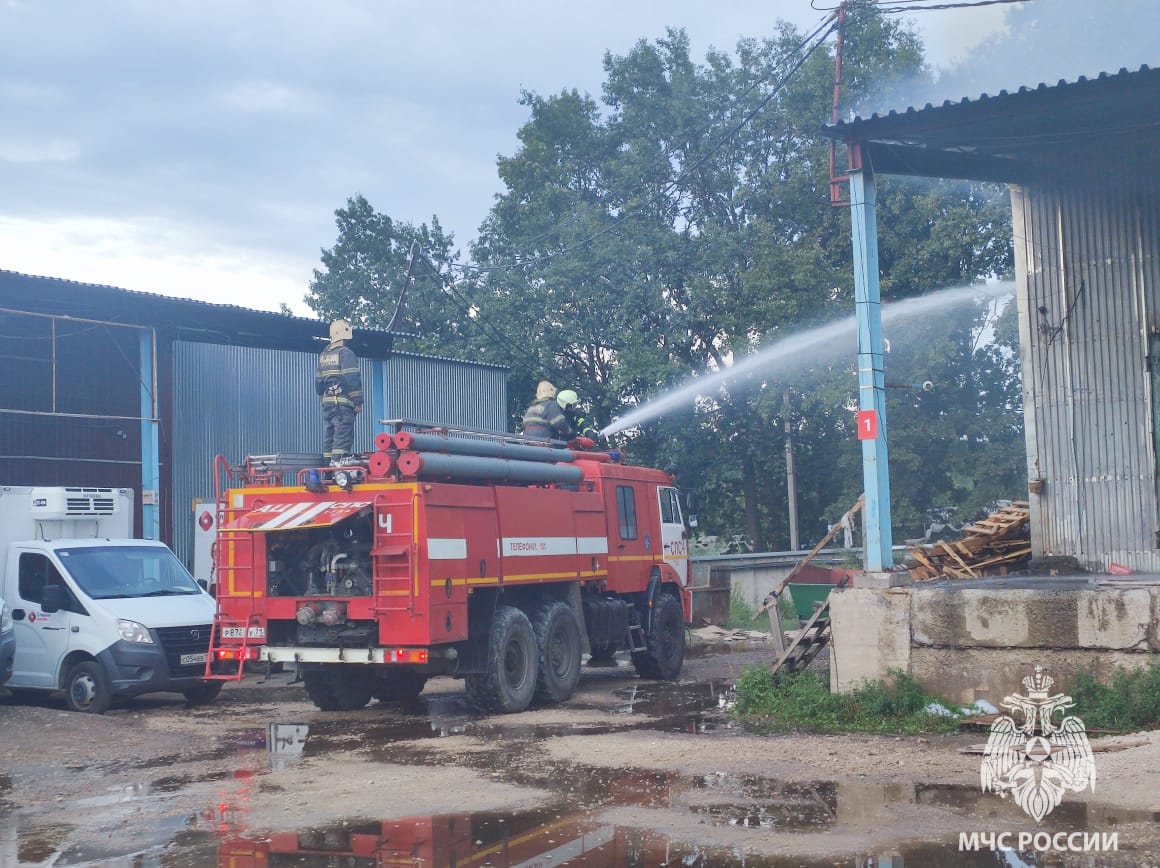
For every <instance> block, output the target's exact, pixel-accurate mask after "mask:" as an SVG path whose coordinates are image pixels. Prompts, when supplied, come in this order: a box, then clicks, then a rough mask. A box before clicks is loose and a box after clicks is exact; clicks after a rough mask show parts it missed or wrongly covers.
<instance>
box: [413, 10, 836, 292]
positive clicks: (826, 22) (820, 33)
mask: <svg viewBox="0 0 1160 868" xmlns="http://www.w3.org/2000/svg"><path fill="white" fill-rule="evenodd" d="M835 17H836V16H835V15H833V14H831V15H828V16H826V18H825V19H823V21H822V22H821V23H820V24H819V25H818V27H817V28H815V30H814V31H813V33H811V34H810V35H809V36H807V37H805V39H803V40H802V41H801V43H799V44H798V46H797V47H796V48H795V49H794V52H800V51H802V50H803V49H807V50H806V51H805V53H804V54H803V55H802V56H801V57H799V58H798V59H797V61H796V62H795V63H794V64H793V65H792V66H791V67H790V68H789V70H788V71H787V72H786V73H785V74H784V75H783V76H782V77H781V78H780V79H779V80H778V81H777V83H776V84H775V85H774V87H773V89H772V90H771V91H770V92H769V93H768V94H767V95H766V96H765V97H764V98H763V99H762V100H761V102H760V103H758V104H757V106H756V107H755V108H753V109H752V110H751V111H749V112H748V113H746V115H745V116H744V117H743V118H742V119H741V120H740V121H739V122H738V123H737V124H735V125H734V126H733V128H732V129H730V130H729V131H728V132H726V133H725V134H724V135H722V136H721V138H720V139H718V140H717V141H716V142H715V143H713V145H712V146H711V147H710V148H709V150H708V151H707V152H706V153H704V154H703V155H702V156H701V157H700V158H699V159H697V160H696V161H695V162H694V163H693V164H692V165H690V166H688V167H686V168H685V169H684V171H682V172H681V174H680V175H678V176H677V177H676V178H674V179H672V180H671V181H669V182H668V183H667V184H665V185H664V187H663V188H662V189H661V190H660V191H659V192H657V193H655V194H653V195H652V196H651V197H649V198H648V199H646V200H645V201H644V202H642V203H641V204H640V205H638V206H637V207H636V208H634V209H629V210H628V211H627V212H626V213H624V214H623V215H621V216H620V217H618V218H616V219H615V220H613V221H612V223H610V224H609V225H607V226H605V227H604V228H602V229H600V230H599V231H597V232H595V233H593V234H592V235H590V236H588V237H587V238H584V239H582V240H580V241H577V242H575V243H573V244H569V245H566V246H565V247H562V248H561V249H559V250H556V251H554V252H552V253H546V254H542V255H540V256H535V257H532V258H529V259H524V260H521V261H519V262H513V263H511V264H507V265H503V264H497V265H487V266H480V265H473V264H466V263H454V262H450V261H448V260H436V261H438V262H440V264H442V265H444V266H446V267H447V268H449V269H459V270H461V271H462V272H464V273H465V274H466V273H469V272H471V273H477V274H482V273H490V272H496V271H508V270H514V269H517V268H523V267H526V266H529V265H539V264H541V263H543V262H548V261H550V260H552V259H556V258H558V257H560V256H564V255H566V254H568V253H572V252H573V251H575V250H577V249H579V248H582V247H585V246H587V245H588V244H591V243H592V242H593V241H595V240H597V239H598V238H601V237H602V236H604V235H607V234H608V233H609V232H612V231H613V230H614V229H616V228H618V227H619V226H621V225H622V224H623V223H625V222H627V221H628V220H629V219H631V218H633V217H636V216H637V213H638V212H639V211H640V210H642V209H643V208H644V207H646V206H648V205H651V204H653V203H655V202H657V201H660V200H661V199H662V198H664V197H665V196H668V195H669V194H670V193H671V192H672V190H673V189H675V188H676V187H677V186H678V185H679V184H680V183H681V182H682V181H684V180H685V179H686V178H688V177H689V176H690V175H691V174H692V173H693V172H695V171H696V170H697V169H699V168H700V167H701V166H702V165H704V164H705V163H706V162H707V161H708V160H709V158H710V157H712V156H714V155H715V154H716V153H717V152H718V151H720V150H721V149H722V148H723V147H725V145H726V144H728V143H729V142H730V141H732V140H733V138H734V137H735V136H736V135H737V134H738V133H739V132H741V130H743V129H744V128H745V127H746V126H747V125H748V124H749V122H750V121H752V120H753V118H754V117H756V116H757V114H758V113H759V112H761V111H762V110H763V109H764V108H765V107H766V106H767V105H768V104H769V103H770V102H771V101H772V100H773V98H774V97H775V96H777V94H778V93H779V92H780V91H781V90H782V89H783V88H784V87H785V85H786V84H787V83H788V82H789V80H790V79H791V78H792V77H793V76H794V75H795V74H796V73H797V71H798V70H799V69H801V67H802V66H804V65H805V62H806V61H807V60H809V58H810V57H811V56H812V55H813V53H814V52H815V51H816V50H817V49H818V48H820V47H821V46H822V45H823V44H824V43H825V40H826V38H827V37H828V36H829V35H830V34H831V33H832V32H833V31H834V29H835V27H836V24H835V23H834V19H835ZM814 40H816V41H814ZM812 41H814V44H813V45H810V44H809V43H810V42H812ZM790 56H792V53H791V54H787V55H786V56H785V58H784V59H788V58H789V57H790ZM775 68H776V67H775ZM759 83H760V81H758V82H754V84H753V85H751V86H750V87H749V88H747V89H746V90H745V91H743V92H742V94H741V96H744V95H745V94H747V93H749V92H750V91H752V90H753V89H754V88H755V87H756V86H757V85H758V84H759ZM633 189H635V190H641V189H643V185H638V186H637V187H635V188H633ZM629 192H632V190H630V191H629ZM543 237H545V236H541V239H542V238H543Z"/></svg>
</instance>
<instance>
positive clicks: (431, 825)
mask: <svg viewBox="0 0 1160 868" xmlns="http://www.w3.org/2000/svg"><path fill="white" fill-rule="evenodd" d="M833 787H834V785H833V784H819V785H815V789H816V790H817V791H818V792H817V795H818V797H819V798H820V802H819V805H818V809H819V810H821V811H823V812H824V811H826V810H827V809H828V810H830V811H835V812H836V811H837V810H839V809H838V807H837V804H836V803H837V802H840V800H841V798H842V797H841V794H840V793H837V792H836V791H835V790H834V789H833ZM794 796H795V797H801V798H806V797H807V794H806V792H805V791H804V790H803V791H801V792H797V793H795V794H794ZM222 828H223V830H225V831H223V832H222V833H221V835H220V837H219V841H218V865H223V866H224V865H229V866H231V868H251V866H269V868H277V866H319V868H321V866H335V865H344V866H346V865H349V866H365V868H385V866H391V865H403V864H405V865H430V866H450V865H454V866H497V868H500V866H502V868H515V866H531V865H536V866H566V865H576V866H580V865H583V866H594V868H601V866H603V868H623V866H640V868H653V866H656V868H661V866H694V868H715V866H747V868H789V866H797V868H822V866H825V868H833V866H857V868H877V866H889V868H905V866H915V868H929V866H934V865H954V866H959V868H976V866H978V868H984V866H987V868H989V866H1011V868H1014V866H1027V868H1030V866H1048V865H1052V866H1057V865H1085V866H1087V865H1091V864H1093V863H1092V862H1091V855H1090V854H1074V856H1072V855H1071V854H1063V855H1060V854H1050V855H1045V854H1043V853H1037V852H1035V851H1033V850H1028V851H1019V850H1014V849H1009V850H1006V851H986V850H985V851H982V852H960V851H959V849H958V844H957V842H955V843H946V844H910V845H905V846H902V847H897V848H893V847H886V848H881V849H877V850H871V849H867V850H863V851H861V852H853V853H847V854H831V855H827V856H824V857H810V856H802V855H788V854H787V855H778V856H768V855H755V854H753V853H751V852H746V851H745V850H744V849H743V848H742V847H740V846H735V847H730V846H722V845H720V844H698V843H690V842H689V841H688V840H679V839H678V838H676V837H674V836H670V835H667V834H664V833H661V832H657V831H650V830H644V829H639V828H633V827H631V826H626V825H620V824H615V823H603V822H601V821H600V820H599V819H598V818H597V817H596V816H594V815H593V814H592V813H591V812H586V811H579V812H577V811H576V810H575V809H574V808H573V807H570V806H569V805H566V804H564V803H561V804H558V805H554V806H549V807H544V808H538V809H535V810H531V811H518V812H476V813H452V814H435V815H430V816H422V817H406V818H402V819H390V820H380V821H375V822H364V821H353V820H352V821H348V822H343V823H335V824H330V825H326V826H320V827H315V828H305V829H300V830H295V831H286V832H279V833H274V834H251V833H247V832H246V831H245V830H244V829H243V828H237V827H235V828H230V829H226V826H224V825H223V827H222ZM805 828H809V829H813V830H816V827H815V826H814V825H812V824H806V826H805V827H804V828H803V831H804V830H805ZM686 837H687V836H686ZM786 849H788V848H786ZM1124 855H1125V856H1130V854H1128V853H1125V854H1124ZM1099 864H1114V862H1100V863H1099ZM1119 864H1125V865H1130V864H1133V862H1132V861H1131V860H1130V859H1127V860H1124V861H1122V862H1120V863H1119Z"/></svg>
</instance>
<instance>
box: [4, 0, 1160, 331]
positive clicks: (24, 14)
mask: <svg viewBox="0 0 1160 868" xmlns="http://www.w3.org/2000/svg"><path fill="white" fill-rule="evenodd" d="M1039 2H1049V0H1039ZM1093 2H1094V0H1093ZM818 5H819V6H825V5H831V4H829V3H827V2H819V3H818ZM1007 8H1009V7H1005V6H1001V5H998V6H981V7H977V8H972V9H957V10H948V11H943V12H927V13H924V14H921V15H916V16H915V17H914V19H913V21H914V23H915V25H916V26H917V27H918V29H919V32H920V34H921V35H922V37H923V39H924V41H925V43H926V46H927V53H928V58H929V60H930V62H931V63H932V64H933V65H935V66H940V67H942V66H948V65H951V64H954V63H955V62H957V61H961V60H962V59H964V58H966V57H969V54H970V50H971V49H972V48H973V47H974V46H975V45H976V43H977V42H978V41H979V40H981V39H984V38H986V37H987V36H988V35H991V34H994V33H995V32H997V31H1001V30H1002V28H1003V26H1004V21H1005V16H1006V14H1007V13H1006V9H1007ZM822 14H823V13H821V12H819V11H817V10H815V9H813V8H811V5H810V0H723V2H720V3H707V2H705V0H696V2H694V0H664V2H653V0H586V2H572V3H552V2H545V0H538V2H537V0H490V2H486V3H484V2H474V0H458V2H456V0H452V2H444V3H441V4H440V3H432V2H409V0H408V2H404V0H329V2H326V3H322V2H317V0H315V2H306V0H262V2H258V0H252V2H247V0H197V2H187V0H0V119H2V120H0V269H8V270H12V271H20V272H24V273H27V274H38V275H47V276H51V277H62V278H67V279H70V280H78V281H83V282H90V283H103V284H109V285H112V286H119V287H123V288H126V289H134V290H141V291H145V292H157V293H163V294H167V295H180V296H184V297H188V298H197V299H202V300H205V301H212V302H220V303H229V304H241V305H245V306H247V307H256V308H265V309H269V310H276V309H277V308H278V305H279V304H280V303H282V302H285V303H286V304H288V305H290V306H291V308H292V309H293V310H294V312H295V313H298V314H301V315H305V316H312V315H313V314H312V313H311V312H310V310H309V309H308V308H307V307H306V306H305V305H304V304H303V303H302V297H303V296H304V295H305V292H306V287H307V285H308V283H309V281H310V277H311V272H312V269H314V268H315V267H317V266H318V265H319V251H320V250H321V249H322V248H324V247H330V246H332V245H333V243H334V241H335V237H336V230H335V226H334V211H335V209H337V208H341V207H343V206H344V204H345V202H346V200H347V198H348V197H349V196H351V195H353V194H355V193H362V194H363V195H365V196H366V197H367V198H368V200H369V201H370V203H371V205H372V206H373V207H374V208H375V209H376V210H378V211H380V212H382V213H385V214H388V215H389V216H391V217H392V218H394V219H396V220H406V221H409V222H412V223H421V222H429V221H430V219H431V217H432V215H438V217H439V220H440V222H441V223H442V224H443V226H444V228H445V229H447V230H450V231H452V232H454V234H455V238H456V241H457V243H458V244H459V245H460V246H461V247H465V246H466V244H467V243H468V242H469V241H470V240H472V239H473V238H474V237H475V233H476V230H477V228H478V226H479V224H480V222H481V221H482V220H483V218H484V216H485V215H486V213H487V211H488V209H489V208H490V206H491V204H492V202H493V200H494V196H495V194H496V193H498V192H499V191H500V183H499V180H498V178H497V175H496V170H495V160H496V155H497V154H505V155H509V154H512V153H514V152H515V150H516V146H517V142H516V137H515V135H516V132H517V130H518V129H519V127H520V126H521V125H522V124H523V123H524V122H525V121H526V120H527V110H526V108H525V107H524V106H521V105H520V104H519V98H520V92H521V89H527V90H532V91H535V92H537V93H540V94H544V95H548V94H553V93H558V92H559V91H561V90H563V89H571V88H577V89H579V90H581V91H587V92H589V93H591V94H592V95H593V96H597V97H598V96H599V94H600V87H601V84H602V82H603V78H604V76H603V68H602V65H601V64H602V59H603V55H604V52H605V51H611V52H613V53H614V54H624V53H626V52H627V51H628V50H629V49H631V47H632V45H633V44H634V43H635V42H636V41H638V40H639V39H642V38H644V39H649V40H652V39H656V38H658V37H660V36H663V35H664V31H665V28H666V27H683V28H685V29H686V31H687V32H688V34H689V37H690V40H691V42H692V46H693V54H694V57H695V58H697V59H698V60H703V58H704V54H705V51H706V50H707V49H708V48H709V47H710V46H712V47H716V48H719V49H724V50H731V49H732V48H733V47H734V46H735V44H736V42H737V39H738V38H740V37H756V38H761V37H766V36H771V35H773V33H774V26H775V22H776V20H777V19H778V18H782V19H785V20H787V21H790V22H791V23H793V24H795V25H797V26H798V27H799V28H800V29H803V30H804V29H806V28H809V29H812V27H813V26H814V25H815V24H816V23H818V22H819V21H820V20H821V17H822ZM1152 38H1153V40H1154V39H1155V33H1154V31H1153V32H1152ZM1098 71H1099V70H1078V71H1077V72H1086V73H1088V74H1091V73H1094V72H1098ZM1022 83H1025V82H1014V83H1013V84H1015V85H1017V84H1022Z"/></svg>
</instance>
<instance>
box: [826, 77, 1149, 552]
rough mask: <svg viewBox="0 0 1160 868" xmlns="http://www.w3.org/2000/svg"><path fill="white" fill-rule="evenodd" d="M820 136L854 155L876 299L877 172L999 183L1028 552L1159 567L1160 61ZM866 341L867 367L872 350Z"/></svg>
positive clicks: (857, 210)
mask: <svg viewBox="0 0 1160 868" xmlns="http://www.w3.org/2000/svg"><path fill="white" fill-rule="evenodd" d="M827 133H828V135H830V136H832V137H833V138H835V139H839V140H842V141H844V142H846V143H847V145H848V146H849V149H850V163H851V170H852V171H851V173H850V175H851V180H852V185H853V186H852V189H854V190H855V192H856V193H857V194H858V195H857V196H856V197H854V198H855V201H853V206H854V207H853V209H852V211H853V213H854V214H855V219H856V220H860V221H861V223H860V224H859V225H860V226H861V227H863V228H865V229H866V230H868V231H866V232H865V233H864V235H863V237H862V238H861V239H860V240H859V239H858V237H857V234H856V243H855V262H856V265H861V266H862V272H861V273H868V274H869V276H870V277H872V278H873V281H874V282H873V286H872V291H871V293H870V295H871V296H872V298H871V299H870V300H871V301H872V302H874V303H875V304H876V303H877V283H876V281H877V270H876V266H877V254H876V251H875V244H876V239H875V238H874V223H873V208H874V183H873V179H874V174H875V173H878V174H894V175H911V176H925V177H936V178H960V179H968V180H976V181H994V182H1003V183H1006V184H1008V186H1009V189H1010V194H1011V204H1012V209H1013V225H1014V234H1015V260H1016V301H1017V303H1018V306H1019V328H1020V353H1021V357H1022V359H1021V360H1022V368H1023V400H1024V417H1025V423H1026V444H1027V478H1028V493H1029V500H1030V504H1031V527H1032V537H1031V543H1032V553H1033V555H1034V557H1036V558H1045V557H1051V556H1063V557H1074V558H1076V560H1078V562H1079V564H1080V565H1081V566H1082V567H1084V568H1086V569H1090V570H1094V571H1097V572H1104V571H1107V569H1108V568H1109V566H1110V565H1111V564H1112V563H1117V564H1120V565H1122V566H1126V567H1130V568H1131V569H1133V570H1136V571H1144V572H1160V487H1158V480H1160V474H1158V471H1157V467H1158V461H1160V443H1158V437H1160V158H1158V155H1160V70H1157V69H1150V68H1148V67H1141V68H1140V69H1138V70H1135V71H1127V70H1121V71H1120V72H1119V73H1116V74H1110V75H1109V74H1104V75H1100V76H1099V77H1098V78H1094V79H1082V78H1081V79H1079V80H1077V81H1075V82H1070V83H1066V82H1060V83H1058V84H1056V85H1046V84H1041V85H1039V86H1038V87H1035V88H1020V89H1019V90H1018V91H1014V92H1010V93H1008V92H1006V91H1004V92H1001V93H999V94H998V95H995V96H986V95H984V96H982V97H980V98H978V99H972V100H962V101H961V102H954V103H951V102H947V103H944V104H942V105H941V106H929V105H928V106H926V107H925V108H923V109H921V110H917V109H910V110H907V111H905V112H898V113H896V112H891V113H889V114H886V115H873V116H871V117H866V118H856V119H854V120H852V121H850V122H848V123H840V124H835V125H833V126H831V127H828V128H827ZM867 215H868V216H867ZM859 315H860V316H862V315H863V314H862V312H861V309H860V314H859ZM861 322H862V321H861V320H860V327H859V334H860V336H861V335H862V334H863V332H864V330H863V329H862V327H861ZM865 331H866V333H869V330H865ZM860 340H861V337H860ZM860 348H861V347H860ZM865 351H866V357H867V358H868V359H874V360H876V361H875V362H874V364H875V365H876V366H877V368H878V369H880V368H881V349H880V347H866V348H865ZM867 364H868V365H869V364H870V362H867ZM879 373H880V370H879ZM864 406H866V405H865V404H864ZM869 406H870V407H873V406H874V405H873V404H872V403H870V404H869ZM883 457H884V456H883ZM868 488H869V486H868ZM885 499H886V501H887V505H886V515H887V517H888V510H889V506H888V500H889V494H888V489H887V491H886V498H885ZM887 521H888V518H887ZM886 562H887V563H889V555H888V553H887V554H886Z"/></svg>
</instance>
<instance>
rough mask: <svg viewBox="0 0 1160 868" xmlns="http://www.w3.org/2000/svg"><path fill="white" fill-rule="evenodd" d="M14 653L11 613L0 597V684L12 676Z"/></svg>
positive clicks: (14, 637) (14, 635)
mask: <svg viewBox="0 0 1160 868" xmlns="http://www.w3.org/2000/svg"><path fill="white" fill-rule="evenodd" d="M15 653H16V631H15V630H13V629H12V613H11V612H10V611H8V608H7V607H6V606H5V605H4V598H3V597H0V684H3V683H4V682H5V681H7V680H8V679H9V678H11V677H12V659H13V657H14V655H15Z"/></svg>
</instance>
